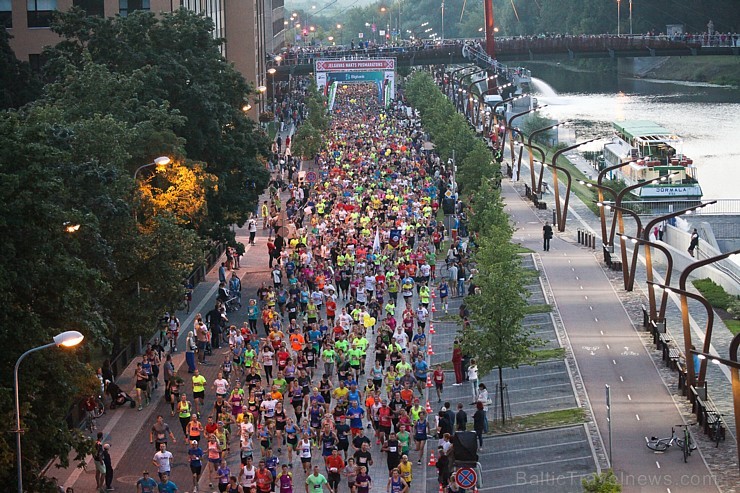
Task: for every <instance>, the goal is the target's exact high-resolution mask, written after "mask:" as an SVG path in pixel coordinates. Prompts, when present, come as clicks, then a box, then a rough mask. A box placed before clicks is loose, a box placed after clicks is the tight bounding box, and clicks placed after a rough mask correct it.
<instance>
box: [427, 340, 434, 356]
mask: <svg viewBox="0 0 740 493" xmlns="http://www.w3.org/2000/svg"><path fill="white" fill-rule="evenodd" d="M427 354H428V355H429V356H431V355H433V354H434V349H432V343H431V342H430V343H429V347H427Z"/></svg>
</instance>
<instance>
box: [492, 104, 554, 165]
mask: <svg viewBox="0 0 740 493" xmlns="http://www.w3.org/2000/svg"><path fill="white" fill-rule="evenodd" d="M546 107H547V105H546V104H543V105H542V106H537V107H535V108H530V109H528V110H527V111H522V112H521V113H516V114H515V115H512V116H511V118H509V121H508V122H507V124H506V128H507V129H508V130H509V133H511V137H510V139H509V155H511V166H512V167H514V127H512V124H513V123H514V120H516V119H517V118H519V117H520V116H524V115H527V114H529V113H532V112H535V111H538V110H541V109H542V108H546ZM516 131H517V132H519V133H520V134H521V131H519V130H518V129H517V130H516ZM506 135H507V134H506V133H505V134H504V141H503V142H502V143H501V150H502V152H503V150H504V148H505V147H506ZM521 135H522V144H523V143H524V135H523V134H521ZM519 165H520V166H521V159H520V160H519ZM520 171H521V169H517V171H516V176H517V179H519V174H520V173H519V172H520Z"/></svg>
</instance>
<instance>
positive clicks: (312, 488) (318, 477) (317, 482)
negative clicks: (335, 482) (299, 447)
mask: <svg viewBox="0 0 740 493" xmlns="http://www.w3.org/2000/svg"><path fill="white" fill-rule="evenodd" d="M324 485H326V487H327V488H328V489H329V492H330V493H334V490H332V489H331V486H329V483H328V482H327V481H326V478H325V477H324V475H323V474H319V466H313V474H311V475H310V476H308V477H307V478H306V493H321V492H322V491H324Z"/></svg>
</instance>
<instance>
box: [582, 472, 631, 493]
mask: <svg viewBox="0 0 740 493" xmlns="http://www.w3.org/2000/svg"><path fill="white" fill-rule="evenodd" d="M581 484H582V485H583V491H585V492H586V493H619V492H621V491H622V485H621V484H619V480H618V479H617V476H615V475H614V471H613V470H611V469H608V470H606V471H604V472H601V473H598V474H594V475H593V476H591V477H590V478H583V479H581Z"/></svg>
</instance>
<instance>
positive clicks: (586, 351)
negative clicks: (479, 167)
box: [503, 181, 719, 493]
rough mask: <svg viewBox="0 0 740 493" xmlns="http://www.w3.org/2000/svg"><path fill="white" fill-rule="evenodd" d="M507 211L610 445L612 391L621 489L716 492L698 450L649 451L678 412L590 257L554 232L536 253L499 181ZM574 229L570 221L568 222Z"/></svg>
mask: <svg viewBox="0 0 740 493" xmlns="http://www.w3.org/2000/svg"><path fill="white" fill-rule="evenodd" d="M503 194H504V199H505V201H506V204H507V206H506V210H507V212H508V213H509V214H510V215H511V217H512V220H513V221H514V222H515V223H516V224H515V225H516V228H517V231H516V233H515V236H516V237H517V238H519V239H521V240H522V245H523V246H525V247H528V248H531V249H532V250H535V251H538V252H540V254H541V257H542V265H543V268H544V272H545V274H546V275H547V277H548V279H549V281H550V284H551V286H552V291H553V294H554V296H555V302H556V303H557V305H558V308H559V310H560V316H561V318H562V321H563V323H564V325H565V328H566V331H567V334H568V337H569V339H570V343H571V345H572V347H573V352H574V355H575V358H576V361H577V363H578V366H579V368H580V372H581V374H582V376H583V381H584V384H585V386H586V391H587V392H588V396H589V400H590V401H591V405H592V407H593V410H594V414H595V417H596V422H597V425H598V428H599V431H600V433H601V435H602V437H603V440H604V443H605V444H607V445H608V423H607V408H606V402H605V401H606V398H605V385H609V386H610V387H611V397H612V432H613V433H612V464H613V469H614V471H615V474H617V476H618V477H619V479H620V482H621V483H622V485H623V487H624V489H623V491H625V492H658V491H660V492H669V493H670V492H673V493H675V492H679V491H684V492H697V491H702V492H710V491H719V490H718V488H717V487H716V485H715V483H714V480H713V477H712V475H711V474H710V472H709V470H708V468H707V467H706V464H705V463H704V461H703V459H702V457H701V455H700V454H699V453H696V452H695V453H694V455H692V456H691V457H690V458H689V461H688V463H686V464H684V462H683V456H682V453H681V451H680V450H677V449H675V450H673V449H669V451H668V452H666V453H665V454H655V453H654V452H652V451H651V450H649V449H648V448H647V447H646V446H645V437H649V436H655V435H657V436H660V437H664V436H669V435H670V429H671V426H672V425H675V424H681V423H683V418H682V416H681V414H680V413H679V411H678V408H677V407H676V404H675V403H674V401H673V398H672V396H671V394H670V393H669V391H668V389H667V388H666V386H665V385H664V383H663V381H662V379H661V378H660V375H659V374H658V372H657V369H656V368H655V366H654V364H653V362H652V360H651V358H650V357H649V356H648V354H647V352H646V350H645V348H644V346H643V345H642V342H641V339H640V337H639V335H638V333H637V331H636V329H635V327H634V326H633V325H632V322H631V321H630V319H629V317H628V315H627V313H626V311H625V310H624V308H623V307H622V305H621V303H620V301H619V298H618V297H617V294H616V293H615V292H614V289H613V288H612V285H611V284H610V282H609V280H608V279H607V277H606V275H605V273H604V271H603V268H602V267H601V265H600V264H599V262H598V260H597V258H596V257H595V255H594V254H593V253H592V252H591V251H588V250H586V249H584V248H581V247H580V246H578V245H577V244H575V243H573V242H571V241H570V240H569V233H568V232H566V233H565V234H564V238H563V239H561V238H560V237H559V235H558V234H556V236H555V238H553V240H552V243H551V246H550V251H549V252H543V251H542V223H541V221H540V219H539V218H538V216H537V215H536V213H535V211H534V209H532V208H531V206H530V204H529V203H527V202H525V201H523V200H522V199H520V197H519V195H518V194H517V192H516V190H514V188H513V186H512V184H511V183H510V182H508V181H505V182H504V184H503ZM573 227H575V226H574V225H573V224H571V228H573Z"/></svg>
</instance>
